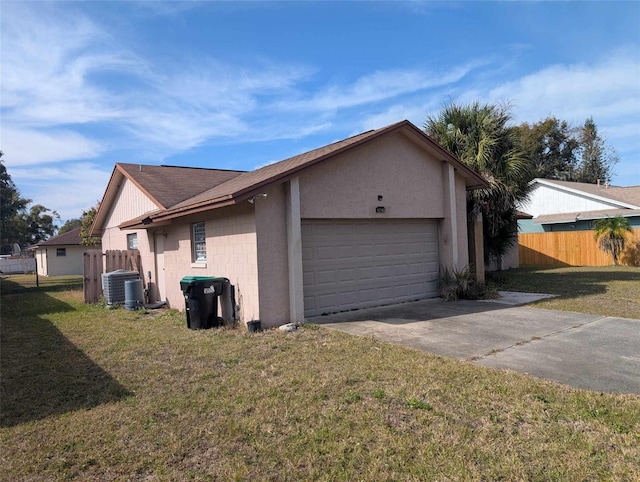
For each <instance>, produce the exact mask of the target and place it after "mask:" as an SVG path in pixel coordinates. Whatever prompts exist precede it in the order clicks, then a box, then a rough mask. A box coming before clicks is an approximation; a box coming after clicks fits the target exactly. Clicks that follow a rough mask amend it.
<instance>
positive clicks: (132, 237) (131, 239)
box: [127, 233, 138, 249]
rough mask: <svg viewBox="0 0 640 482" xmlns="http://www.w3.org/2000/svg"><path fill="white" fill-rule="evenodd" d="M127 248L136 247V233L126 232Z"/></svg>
mask: <svg viewBox="0 0 640 482" xmlns="http://www.w3.org/2000/svg"><path fill="white" fill-rule="evenodd" d="M127 249H138V234H137V233H134V234H127Z"/></svg>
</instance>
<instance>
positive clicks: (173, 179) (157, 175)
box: [91, 163, 244, 235]
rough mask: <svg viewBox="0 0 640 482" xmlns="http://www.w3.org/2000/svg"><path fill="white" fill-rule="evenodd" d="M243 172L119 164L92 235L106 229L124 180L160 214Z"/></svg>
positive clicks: (114, 171)
mask: <svg viewBox="0 0 640 482" xmlns="http://www.w3.org/2000/svg"><path fill="white" fill-rule="evenodd" d="M243 172H244V171H231V170H225V169H206V168H194V167H179V166H164V165H160V166H157V165H149V164H129V163H117V164H116V165H115V167H114V169H113V172H112V174H111V178H110V179H109V183H108V184H107V188H106V190H105V193H104V196H103V198H102V201H101V203H100V206H99V208H98V212H97V214H96V218H95V221H94V223H93V226H92V228H91V234H92V235H98V234H100V233H101V231H102V230H103V229H104V225H105V222H106V221H107V219H108V217H109V213H110V212H111V211H112V207H113V204H114V203H115V202H116V200H117V198H118V192H119V189H120V187H121V185H122V184H123V182H124V180H127V181H130V182H131V183H132V184H133V185H134V186H135V187H136V188H137V189H138V190H139V191H140V192H141V193H142V194H143V195H144V196H146V197H147V198H148V199H149V200H150V201H151V202H152V203H153V204H154V205H155V206H156V207H157V209H158V211H161V210H165V209H168V208H171V207H172V206H174V205H175V204H177V203H180V202H181V201H183V200H184V199H187V198H189V197H192V196H195V195H197V194H199V193H201V192H202V191H204V190H207V189H209V188H211V187H212V186H216V185H218V184H221V183H223V182H225V181H228V180H229V179H233V178H234V177H237V176H239V175H240V174H242V173H243Z"/></svg>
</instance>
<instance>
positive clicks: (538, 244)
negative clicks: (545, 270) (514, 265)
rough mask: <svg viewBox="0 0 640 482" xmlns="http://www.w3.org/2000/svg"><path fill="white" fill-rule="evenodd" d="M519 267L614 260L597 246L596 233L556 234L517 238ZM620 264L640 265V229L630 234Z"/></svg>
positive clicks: (608, 263) (597, 263)
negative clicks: (594, 235)
mask: <svg viewBox="0 0 640 482" xmlns="http://www.w3.org/2000/svg"><path fill="white" fill-rule="evenodd" d="M518 253H519V257H520V265H554V266H563V265H564V266H611V265H612V264H613V259H612V257H611V255H610V254H609V253H605V252H604V251H602V250H601V249H600V248H599V247H598V243H597V242H596V240H595V239H594V237H593V231H554V232H549V233H521V234H519V235H518ZM620 264H623V265H627V266H640V229H634V230H633V232H632V233H629V234H628V235H627V242H626V246H625V250H624V251H623V253H622V255H621V256H620Z"/></svg>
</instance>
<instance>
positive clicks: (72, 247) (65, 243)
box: [30, 228, 87, 276]
mask: <svg viewBox="0 0 640 482" xmlns="http://www.w3.org/2000/svg"><path fill="white" fill-rule="evenodd" d="M30 249H32V250H33V251H35V258H36V267H37V270H38V274H40V275H42V276H65V275H74V274H82V269H83V261H82V260H83V253H84V252H85V251H86V249H87V248H86V246H83V245H82V241H81V238H80V228H78V229H72V230H71V231H67V232H66V233H64V234H61V235H59V236H54V237H52V238H49V239H47V240H46V241H42V242H41V243H38V244H36V245H34V246H32V247H31V248H30Z"/></svg>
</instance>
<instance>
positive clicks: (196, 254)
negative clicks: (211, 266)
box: [192, 223, 207, 262]
mask: <svg viewBox="0 0 640 482" xmlns="http://www.w3.org/2000/svg"><path fill="white" fill-rule="evenodd" d="M192 237H193V260H194V261H196V262H198V261H206V260H207V237H206V234H205V230H204V223H195V224H193V225H192Z"/></svg>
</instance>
